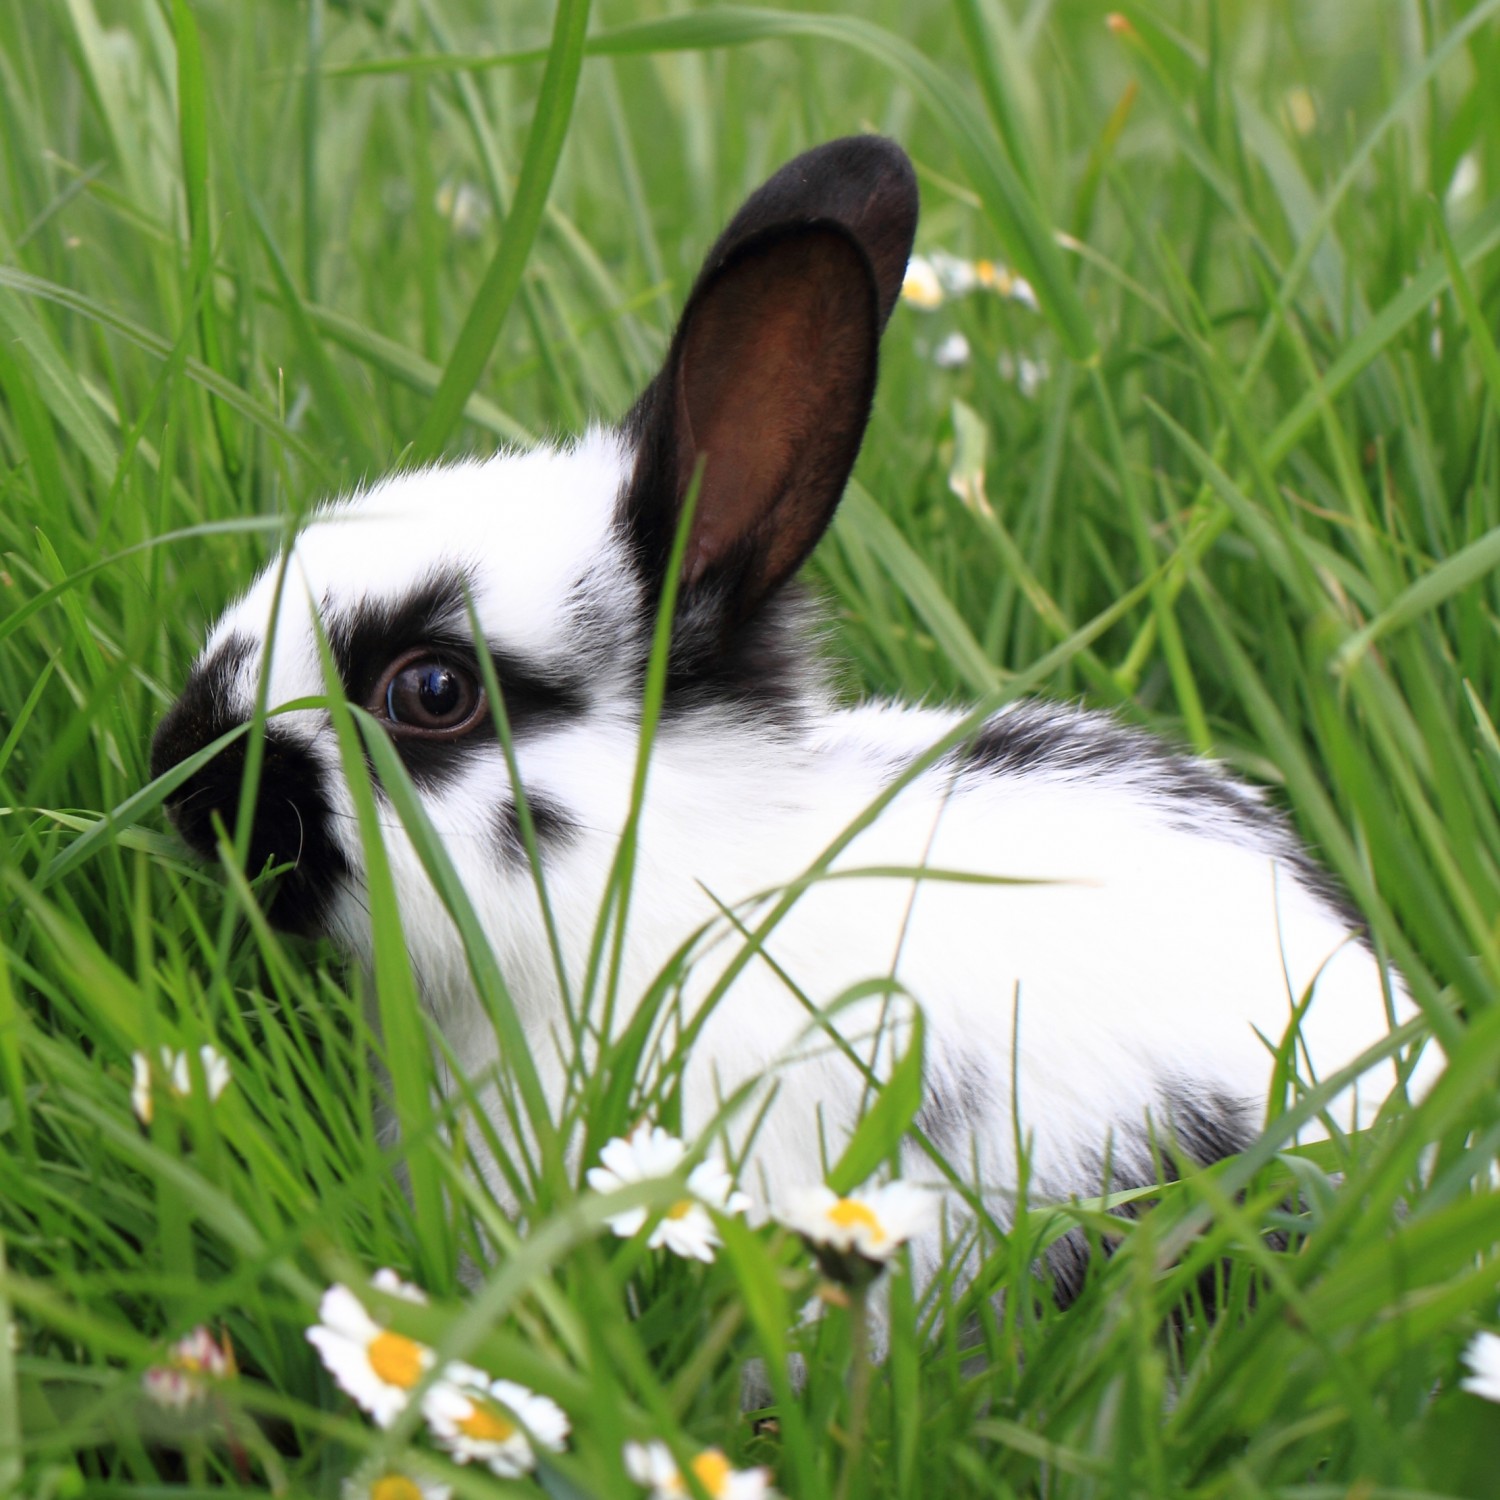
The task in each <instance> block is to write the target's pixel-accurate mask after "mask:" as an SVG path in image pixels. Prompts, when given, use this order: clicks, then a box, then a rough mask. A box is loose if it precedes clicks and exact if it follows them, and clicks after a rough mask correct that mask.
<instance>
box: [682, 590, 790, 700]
mask: <svg viewBox="0 0 1500 1500" xmlns="http://www.w3.org/2000/svg"><path fill="white" fill-rule="evenodd" d="M810 614H811V609H810V606H809V604H808V602H807V596H806V594H805V593H804V592H803V590H802V589H801V587H800V586H799V585H797V584H788V585H786V586H785V587H784V588H783V589H782V590H781V592H780V593H779V594H777V595H776V596H775V597H774V598H772V599H770V600H768V601H767V602H766V603H765V604H764V605H763V606H762V607H761V609H760V612H759V613H758V614H755V615H752V616H751V617H750V618H749V619H748V620H746V621H745V622H744V624H742V625H741V626H740V627H739V628H738V629H737V630H734V631H732V632H730V634H729V635H728V636H725V637H720V636H718V634H717V632H716V631H715V632H714V633H713V634H712V635H710V634H709V633H708V632H706V631H704V630H702V629H701V628H699V622H698V621H697V620H695V618H694V615H695V611H693V610H692V609H689V610H687V611H684V612H683V614H682V615H680V616H679V618H678V620H677V621H675V622H674V629H673V631H672V654H671V657H670V661H669V666H668V671H667V689H666V694H665V696H664V698H663V700H662V717H663V719H664V720H665V721H667V722H671V721H673V720H677V719H681V718H684V717H686V716H688V715H691V714H693V713H697V712H699V711H701V710H703V709H708V708H715V707H727V708H731V709H733V710H735V711H736V712H737V713H740V714H744V715H747V716H749V717H751V718H753V719H755V720H757V721H758V722H759V723H761V724H764V725H767V726H771V727H774V728H778V729H786V730H790V729H795V728H796V727H797V726H798V725H799V724H800V723H801V722H802V721H803V718H804V716H805V714H806V705H807V689H808V685H809V680H810V678H811V677H812V676H813V674H814V672H815V670H816V668H815V667H814V666H813V665H812V662H811V660H810V652H809V648H808V645H807V642H806V631H807V621H808V617H809V615H810Z"/></svg>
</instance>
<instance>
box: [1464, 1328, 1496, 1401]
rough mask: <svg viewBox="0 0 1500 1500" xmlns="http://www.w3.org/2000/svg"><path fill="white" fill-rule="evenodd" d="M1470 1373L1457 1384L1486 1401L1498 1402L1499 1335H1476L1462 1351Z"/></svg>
mask: <svg viewBox="0 0 1500 1500" xmlns="http://www.w3.org/2000/svg"><path fill="white" fill-rule="evenodd" d="M1464 1363H1465V1364H1466V1365H1467V1366H1468V1367H1469V1371H1470V1373H1469V1374H1468V1375H1466V1376H1465V1377H1464V1378H1463V1380H1461V1381H1460V1382H1459V1384H1460V1385H1462V1386H1463V1388H1464V1389H1465V1390H1466V1391H1471V1392H1472V1393H1473V1394H1474V1395H1476V1396H1483V1397H1484V1399H1485V1400H1486V1401H1500V1334H1494V1333H1476V1334H1475V1335H1474V1337H1473V1338H1472V1339H1470V1340H1469V1347H1468V1348H1467V1349H1465V1350H1464Z"/></svg>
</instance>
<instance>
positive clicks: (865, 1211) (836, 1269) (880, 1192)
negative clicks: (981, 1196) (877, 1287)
mask: <svg viewBox="0 0 1500 1500" xmlns="http://www.w3.org/2000/svg"><path fill="white" fill-rule="evenodd" d="M778 1218H780V1220H781V1222H782V1223H783V1224H785V1225H786V1226H787V1228H788V1229H794V1230H796V1231H797V1233H798V1234H800V1235H801V1236H802V1239H803V1241H804V1242H805V1243H806V1245H807V1247H808V1249H810V1250H811V1251H812V1253H813V1254H814V1255H815V1256H816V1257H817V1260H818V1264H819V1265H820V1266H821V1267H822V1268H823V1271H824V1273H825V1274H826V1275H828V1276H830V1277H831V1278H832V1279H833V1280H835V1281H841V1282H843V1283H845V1284H846V1285H850V1286H858V1285H861V1284H863V1283H864V1282H867V1281H870V1280H871V1279H873V1278H874V1277H875V1276H878V1275H879V1274H880V1272H881V1270H882V1269H883V1268H884V1266H885V1265H886V1263H887V1262H888V1261H889V1260H890V1258H891V1257H892V1256H893V1255H894V1254H895V1253H896V1251H897V1250H899V1249H900V1248H901V1247H902V1245H904V1244H905V1243H906V1242H907V1241H908V1240H910V1239H912V1238H913V1237H914V1236H916V1235H918V1234H922V1233H924V1232H925V1231H927V1230H929V1229H932V1228H934V1227H935V1226H936V1222H937V1198H936V1196H935V1195H934V1194H933V1193H932V1192H930V1191H928V1190H927V1189H925V1188H919V1187H914V1186H913V1185H912V1184H911V1183H909V1182H899V1181H897V1182H888V1183H886V1184H885V1185H884V1186H883V1187H872V1186H870V1185H868V1184H867V1185H866V1186H865V1187H863V1188H861V1189H860V1190H859V1191H858V1192H857V1193H851V1194H849V1196H848V1197H845V1198H841V1197H840V1196H839V1195H838V1194H837V1193H835V1192H834V1191H833V1189H832V1188H829V1187H824V1186H822V1185H821V1184H819V1185H818V1186H817V1187H807V1188H801V1189H799V1190H797V1191H796V1192H794V1193H793V1194H792V1195H791V1196H790V1197H789V1198H788V1200H787V1205H786V1207H785V1209H783V1211H782V1212H781V1213H780V1214H779V1215H778Z"/></svg>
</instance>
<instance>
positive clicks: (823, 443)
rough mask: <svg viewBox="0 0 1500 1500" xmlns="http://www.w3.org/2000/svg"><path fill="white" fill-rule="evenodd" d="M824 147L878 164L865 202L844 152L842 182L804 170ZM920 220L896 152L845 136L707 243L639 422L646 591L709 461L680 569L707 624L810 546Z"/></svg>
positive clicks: (829, 500) (637, 495)
mask: <svg viewBox="0 0 1500 1500" xmlns="http://www.w3.org/2000/svg"><path fill="white" fill-rule="evenodd" d="M830 150H833V151H834V152H835V153H839V152H841V153H843V155H844V156H849V155H853V156H854V157H855V158H856V160H855V162H854V163H853V164H854V165H859V164H861V159H862V158H866V157H868V158H870V159H871V161H870V162H864V163H863V165H864V166H865V168H866V175H865V176H864V177H863V178H862V179H861V181H862V184H863V185H862V188H861V191H860V192H859V193H858V194H857V195H855V194H853V193H852V191H851V189H850V188H849V187H848V177H849V168H850V166H851V163H849V162H845V161H844V160H843V159H842V157H841V158H840V160H839V161H838V162H837V163H836V164H835V165H837V166H838V167H839V168H840V170H839V171H837V172H833V171H828V172H820V171H813V170H811V168H809V167H807V166H804V165H803V164H804V163H809V162H811V163H813V164H814V165H816V164H817V163H818V162H819V161H820V160H821V158H822V156H824V155H826V154H828V153H829V152H830ZM872 163H873V168H878V169H879V170H874V169H872ZM895 166H899V167H900V168H901V171H900V172H897V171H895V170H893V168H894V167H895ZM835 187H836V188H837V191H835V190H834V189H835ZM773 190H774V191H773ZM846 199H847V200H848V201H845V200H846ZM915 220H916V196H915V187H914V184H913V183H911V181H910V167H909V165H907V164H906V159H905V157H904V155H902V154H901V153H900V151H899V149H898V148H896V147H894V146H892V145H891V144H890V143H889V142H879V141H872V142H871V144H869V145H868V146H865V145H863V144H861V143H860V142H857V141H856V142H837V143H834V146H833V147H832V148H829V147H824V148H821V150H820V151H819V152H816V153H809V155H808V157H806V158H799V159H798V161H797V162H794V163H791V164H789V166H788V167H786V168H783V170H782V172H780V173H778V174H777V176H776V177H775V178H773V179H772V181H771V182H770V183H768V184H767V185H766V187H764V188H762V189H761V190H760V191H759V192H758V193H757V194H755V195H754V196H753V197H752V198H751V199H750V200H749V202H748V203H747V204H746V206H745V208H744V209H742V210H741V212H740V214H739V215H738V216H737V217H736V218H735V220H734V221H733V222H732V223H731V225H730V227H729V229H728V230H726V231H725V233H724V235H723V236H721V238H720V240H719V242H718V243H717V244H716V245H715V246H714V249H713V251H712V252H711V254H710V255H709V258H708V261H707V262H706V264H705V266H704V269H703V273H702V274H701V275H700V277H699V278H698V282H697V284H696V286H695V287H694V288H693V293H692V296H691V297H690V298H689V300H688V305H687V307H686V309H685V310H684V312H683V315H682V321H681V323H680V324H679V325H678V328H677V332H676V335H675V336H674V338H673V340H672V347H671V349H670V351H669V353H668V356H667V361H666V364H665V366H664V367H663V369H662V371H661V373H660V374H659V375H658V376H657V378H656V380H655V381H653V382H652V384H651V386H650V387H649V388H648V390H647V391H646V393H645V395H644V396H643V397H642V398H641V401H640V403H639V404H638V405H637V407H636V410H635V411H634V412H633V413H632V415H631V418H630V420H629V427H630V429H631V436H632V437H633V438H634V439H635V441H636V453H637V457H636V468H635V473H634V475H633V477H632V480H631V484H630V488H629V491H628V493H627V496H626V499H625V509H624V519H625V522H626V525H627V527H628V528H629V531H630V534H631V538H632V541H633V544H634V548H635V552H636V555H637V558H638V559H639V561H640V563H641V564H642V566H643V568H644V570H645V571H646V573H647V575H648V577H649V578H650V581H651V582H652V584H653V585H654V587H653V588H652V590H651V594H652V595H653V596H655V595H656V594H657V593H658V591H659V588H660V585H661V583H662V582H663V581H664V575H665V570H666V565H667V560H668V557H669V555H670V551H671V547H672V541H673V538H674V536H675V534H676V529H677V524H678V519H679V517H680V515H681V512H682V506H683V503H684V501H685V499H686V496H687V494H688V492H689V490H690V488H691V486H692V482H693V476H694V474H695V473H696V472H697V470H698V469H699V466H700V465H701V467H702V480H701V483H700V486H699V490H698V498H697V504H696V508H695V510H694V513H693V520H692V524H691V528H690V530H689V533H688V538H687V550H686V553H685V556H684V561H683V570H682V577H681V585H682V590H683V603H684V605H685V606H687V607H689V608H690V609H691V611H692V613H693V614H694V615H695V616H697V618H698V619H699V620H700V621H701V620H702V619H703V618H704V611H705V609H707V610H708V611H709V612H710V613H711V614H712V615H713V616H715V617H716V618H717V619H718V621H719V624H720V627H721V628H722V629H724V630H733V629H734V628H735V627H736V626H737V625H739V624H740V623H742V622H743V621H744V620H746V619H748V618H749V617H750V616H751V615H753V614H754V613H755V611H756V610H757V609H758V608H759V606H760V605H761V603H762V602H763V601H764V600H766V599H767V598H768V597H769V596H770V595H771V594H773V593H774V592H775V591H776V590H777V589H778V588H779V587H780V586H781V585H782V584H783V583H784V582H786V580H787V579H788V578H789V577H790V576H791V575H792V574H793V573H794V572H795V571H796V569H797V568H798V567H799V566H800V564H801V563H802V562H803V560H804V559H805V558H806V557H807V555H808V553H809V552H811V551H812V549H813V546H814V544H815V543H816V542H817V540H818V538H819V537H820V536H821V535H822V534H823V532H824V530H825V529H826V528H827V526H828V523H829V521H830V520H831V519H832V517H833V512H834V509H835V507H836V506H837V505H838V502H839V498H840V497H841V495H842V494H843V490H844V485H845V484H846V482H847V481H848V478H849V471H850V470H851V469H852V468H853V466H854V460H855V457H856V456H857V455H858V453H859V446H860V443H861V441H862V440H863V437H864V431H865V426H866V423H867V422H868V421H869V415H870V402H871V398H872V396H873V395H874V390H875V370H876V357H877V349H878V345H879V341H880V331H881V328H882V326H883V324H884V321H885V315H886V313H887V312H888V310H889V306H888V304H889V302H890V301H891V300H892V297H891V295H888V293H890V287H888V286H887V283H889V282H892V281H893V280H894V284H895V286H897V287H899V285H900V281H899V272H897V271H895V270H893V269H892V268H893V267H894V266H895V265H896V263H897V262H898V261H899V263H900V267H901V268H902V269H904V267H905V263H906V262H905V254H906V249H907V248H909V246H910V240H911V232H912V228H913V227H914V225H915ZM887 221H889V222H887ZM897 241H900V242H901V243H900V244H899V245H896V242H897ZM867 242H868V246H873V247H877V248H878V250H879V263H878V264H877V263H876V262H874V261H872V252H871V249H870V248H868V247H867ZM887 242H889V243H887ZM892 245H896V249H895V250H892V249H891V246H892ZM887 262H889V264H887Z"/></svg>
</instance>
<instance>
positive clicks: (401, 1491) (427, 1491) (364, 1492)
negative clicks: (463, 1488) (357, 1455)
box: [339, 1459, 453, 1500]
mask: <svg viewBox="0 0 1500 1500" xmlns="http://www.w3.org/2000/svg"><path fill="white" fill-rule="evenodd" d="M452 1494H453V1486H452V1485H451V1484H439V1483H438V1482H437V1480H435V1479H428V1478H427V1477H426V1475H424V1474H414V1473H412V1472H411V1471H410V1470H408V1469H401V1468H394V1467H392V1465H391V1464H389V1463H387V1462H385V1461H383V1460H381V1459H376V1460H374V1461H373V1462H371V1463H366V1464H362V1465H361V1466H360V1467H359V1468H357V1469H356V1470H355V1471H354V1472H353V1473H352V1474H351V1475H350V1476H349V1477H348V1478H347V1479H346V1480H345V1481H344V1482H343V1484H341V1485H340V1486H339V1495H340V1500H449V1497H450V1496H451V1495H452Z"/></svg>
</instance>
